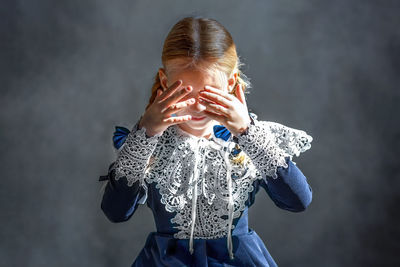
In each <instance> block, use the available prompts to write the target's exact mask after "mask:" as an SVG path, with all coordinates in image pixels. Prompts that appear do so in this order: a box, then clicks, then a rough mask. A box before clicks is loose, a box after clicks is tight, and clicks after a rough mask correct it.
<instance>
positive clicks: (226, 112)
mask: <svg viewBox="0 0 400 267" xmlns="http://www.w3.org/2000/svg"><path fill="white" fill-rule="evenodd" d="M199 102H200V103H201V104H202V105H204V106H205V107H206V109H207V110H208V111H211V112H215V113H219V114H222V115H225V116H229V109H227V108H226V107H223V106H221V105H218V104H214V103H210V102H207V101H206V99H204V98H202V97H201V96H199Z"/></svg>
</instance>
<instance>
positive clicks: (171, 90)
mask: <svg viewBox="0 0 400 267" xmlns="http://www.w3.org/2000/svg"><path fill="white" fill-rule="evenodd" d="M182 83H183V82H182V80H177V81H176V82H174V83H173V84H172V85H171V86H170V87H168V89H167V90H165V91H164V92H163V93H162V95H161V97H160V100H159V101H158V102H159V103H161V102H162V101H164V100H165V99H167V98H168V97H170V96H171V95H172V94H173V93H174V92H175V91H176V90H177V89H178V88H179V87H180V86H181V85H182Z"/></svg>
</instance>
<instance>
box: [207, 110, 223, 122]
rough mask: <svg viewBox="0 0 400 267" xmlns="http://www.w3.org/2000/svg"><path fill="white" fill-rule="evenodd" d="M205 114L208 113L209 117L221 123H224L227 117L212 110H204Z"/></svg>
mask: <svg viewBox="0 0 400 267" xmlns="http://www.w3.org/2000/svg"><path fill="white" fill-rule="evenodd" d="M204 113H205V114H207V117H209V118H211V119H213V120H216V121H218V122H219V123H221V124H224V123H225V122H226V117H225V116H223V115H220V114H216V113H212V112H210V111H207V110H205V111H204Z"/></svg>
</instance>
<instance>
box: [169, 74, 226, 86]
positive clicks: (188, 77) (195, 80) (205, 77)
mask: <svg viewBox="0 0 400 267" xmlns="http://www.w3.org/2000/svg"><path fill="white" fill-rule="evenodd" d="M170 79H172V81H171V82H172V83H173V82H175V81H177V80H179V79H181V80H182V81H183V85H193V86H196V85H198V86H204V85H210V86H218V87H220V86H222V84H223V80H222V77H221V72H220V71H215V70H208V71H203V70H183V71H178V72H175V73H174V74H172V75H171V77H170Z"/></svg>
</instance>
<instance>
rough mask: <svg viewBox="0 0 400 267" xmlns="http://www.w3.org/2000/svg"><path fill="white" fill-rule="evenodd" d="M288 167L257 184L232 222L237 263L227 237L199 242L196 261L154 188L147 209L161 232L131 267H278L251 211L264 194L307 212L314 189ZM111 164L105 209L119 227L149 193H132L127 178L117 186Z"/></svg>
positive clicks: (282, 205) (296, 170)
mask: <svg viewBox="0 0 400 267" xmlns="http://www.w3.org/2000/svg"><path fill="white" fill-rule="evenodd" d="M286 162H287V164H288V168H286V169H285V168H282V167H279V168H278V171H277V174H278V178H277V179H273V178H271V177H267V178H265V179H259V180H256V181H254V183H253V186H254V190H253V191H252V192H250V193H249V198H248V200H247V201H246V209H245V210H244V211H243V212H242V214H241V216H240V217H239V218H236V219H235V220H234V221H233V224H234V225H235V229H234V230H233V232H232V240H233V253H234V256H235V258H234V259H233V260H231V259H229V255H228V250H227V247H226V244H227V240H226V237H224V238H218V239H194V253H193V255H191V254H190V253H189V240H188V239H175V238H174V237H173V234H174V233H176V232H178V230H177V229H175V228H174V227H173V226H174V225H173V224H171V222H170V220H171V219H172V218H173V217H174V216H175V214H174V213H170V212H167V211H166V210H165V207H164V204H162V203H161V202H160V199H161V196H160V194H159V192H158V189H156V188H155V184H154V183H152V184H149V185H148V197H147V201H146V203H147V206H148V207H149V208H150V209H151V210H152V212H153V216H154V220H155V224H156V231H155V232H151V233H150V234H149V235H148V238H147V241H146V244H145V246H144V247H143V249H142V250H141V252H140V254H139V255H138V257H137V258H136V260H135V261H134V263H133V265H132V266H277V264H276V262H275V261H274V259H273V258H272V256H271V255H270V254H269V252H268V250H267V249H266V247H265V245H264V243H263V241H262V240H261V239H260V237H259V236H258V235H257V233H256V232H254V231H253V230H252V229H251V228H249V226H248V208H249V207H250V206H251V205H252V204H253V203H254V201H255V195H256V193H257V192H258V191H259V189H260V188H264V189H265V191H266V192H267V194H268V195H269V197H270V198H271V199H272V201H273V202H274V203H275V204H276V206H278V207H279V208H282V209H285V210H288V211H292V212H300V211H303V210H305V209H306V208H307V206H308V205H309V204H310V202H311V200H312V189H311V187H310V186H309V184H308V183H307V179H306V177H305V176H304V175H303V173H302V172H301V171H300V169H299V168H297V166H296V165H295V164H294V163H293V162H292V161H291V160H290V159H289V157H287V158H286ZM112 164H113V163H112ZM112 164H111V165H110V167H109V172H108V180H109V181H108V182H107V185H106V187H105V191H104V195H103V199H102V202H101V209H102V210H103V212H104V214H105V215H106V216H107V218H108V219H109V220H110V221H112V222H115V223H118V222H124V221H126V220H128V219H129V218H130V217H131V216H132V215H133V214H134V213H135V211H136V209H137V207H138V202H139V200H140V199H141V198H142V197H143V196H144V194H145V191H144V190H143V188H142V187H141V186H140V185H139V181H138V182H136V183H134V184H133V186H132V187H129V186H128V185H127V182H126V179H124V178H121V179H119V180H118V181H116V180H114V179H113V178H114V171H110V170H111V167H112ZM102 177H103V179H104V176H102Z"/></svg>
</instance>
